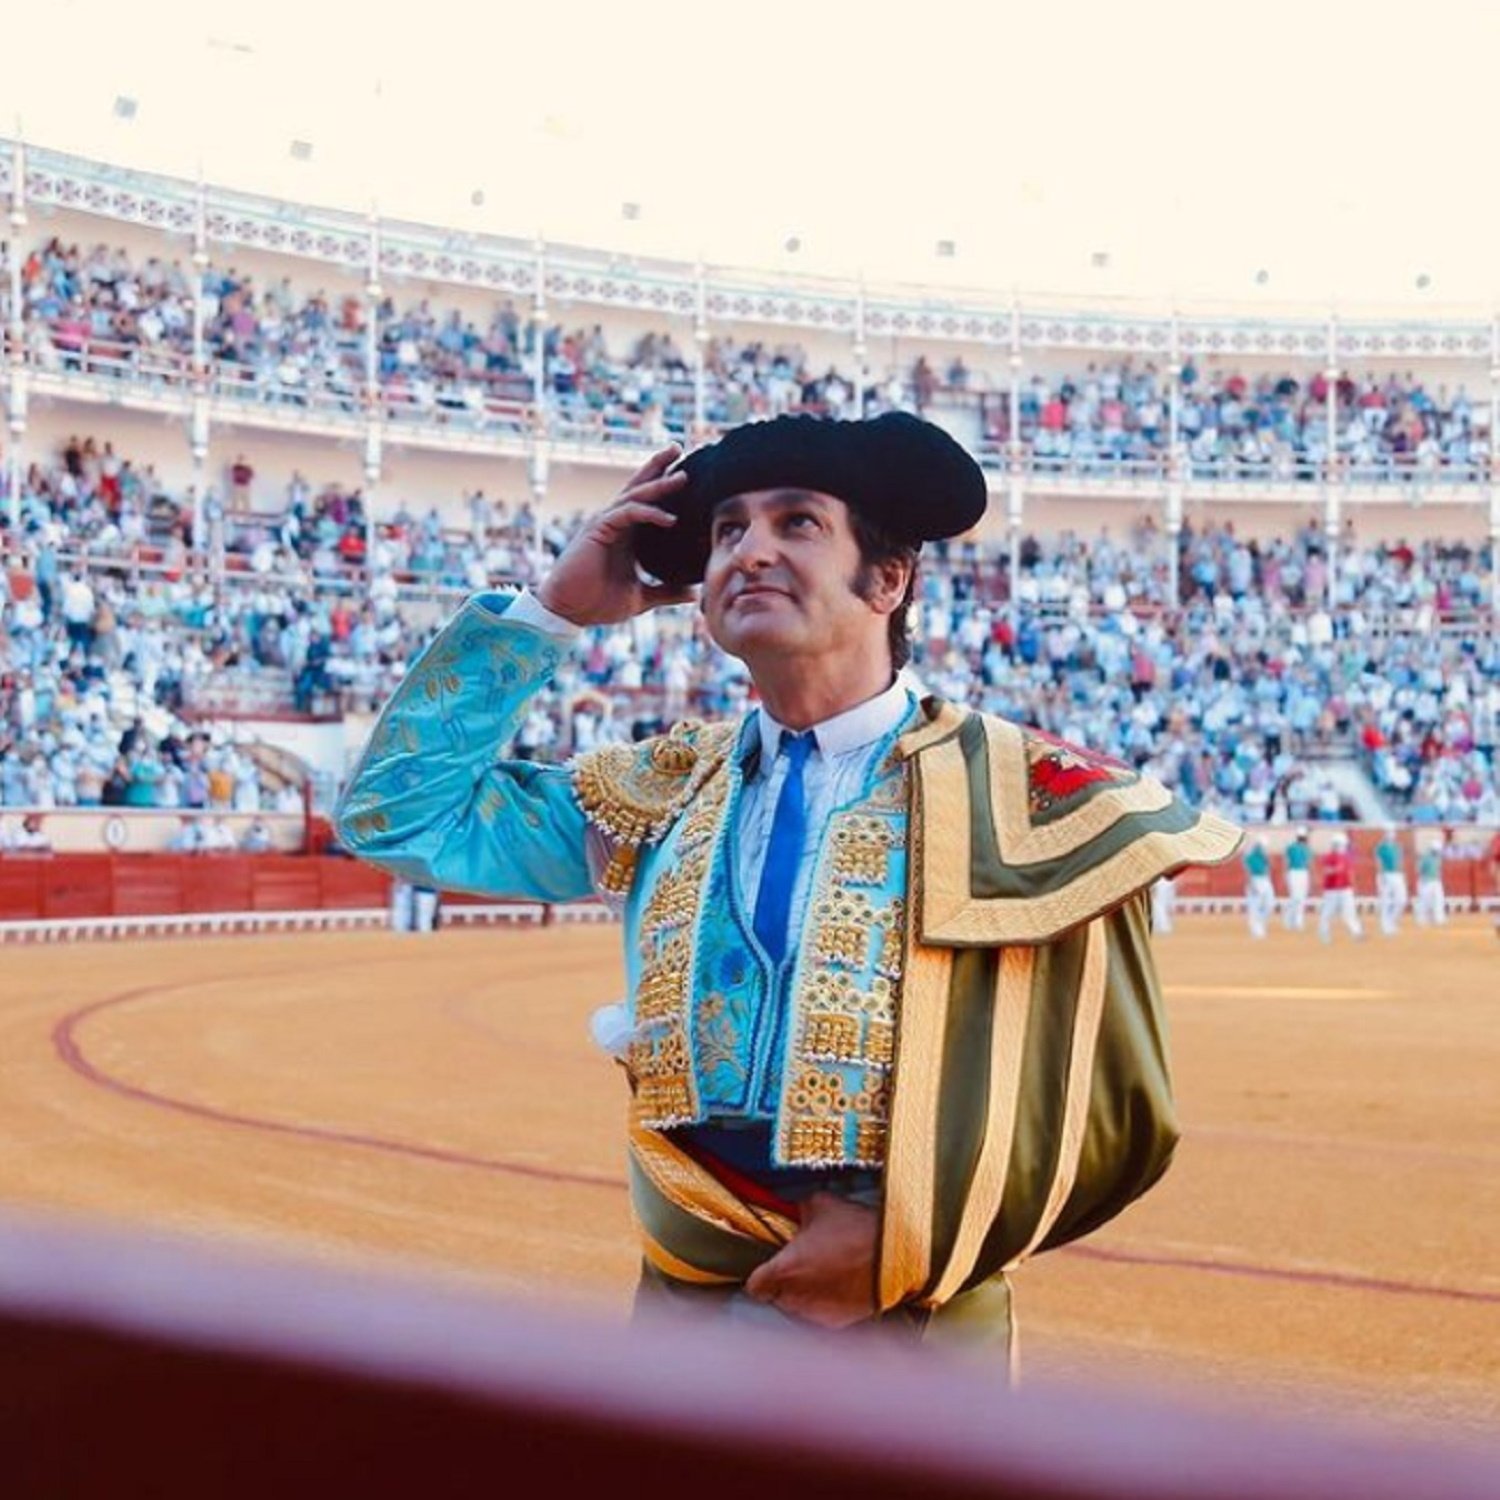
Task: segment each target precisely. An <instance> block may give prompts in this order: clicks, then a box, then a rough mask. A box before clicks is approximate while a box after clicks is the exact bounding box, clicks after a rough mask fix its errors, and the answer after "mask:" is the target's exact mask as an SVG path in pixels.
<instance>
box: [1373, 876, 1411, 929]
mask: <svg viewBox="0 0 1500 1500" xmlns="http://www.w3.org/2000/svg"><path fill="white" fill-rule="evenodd" d="M1375 894H1376V897H1377V898H1378V905H1379V910H1380V930H1381V931H1382V932H1383V933H1384V934H1385V935H1386V936H1387V937H1395V935H1396V934H1397V932H1399V931H1400V930H1401V918H1402V916H1403V915H1404V913H1405V911H1406V876H1405V875H1403V874H1402V873H1401V871H1400V870H1382V871H1381V872H1380V874H1379V875H1378V876H1376V878H1375Z"/></svg>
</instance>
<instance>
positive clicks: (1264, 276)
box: [1255, 268, 1271, 286]
mask: <svg viewBox="0 0 1500 1500" xmlns="http://www.w3.org/2000/svg"><path fill="white" fill-rule="evenodd" d="M1270 279H1271V273H1270V272H1269V271H1267V270H1265V269H1264V268H1262V269H1261V270H1259V271H1257V272H1256V273H1255V284H1256V286H1264V285H1265V284H1266V283H1267V282H1268V281H1269V280H1270Z"/></svg>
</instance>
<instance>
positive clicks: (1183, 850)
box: [901, 700, 1242, 946]
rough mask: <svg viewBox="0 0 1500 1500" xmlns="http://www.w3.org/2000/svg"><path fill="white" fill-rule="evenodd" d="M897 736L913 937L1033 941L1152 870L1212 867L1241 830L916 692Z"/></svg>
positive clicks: (1015, 729)
mask: <svg viewBox="0 0 1500 1500" xmlns="http://www.w3.org/2000/svg"><path fill="white" fill-rule="evenodd" d="M927 714H928V719H927V722H926V723H925V724H924V725H922V726H920V727H919V728H917V729H915V730H913V731H911V732H910V733H909V734H908V735H906V736H905V737H904V738H903V741H902V746H901V748H902V752H903V753H904V754H905V755H906V756H907V757H908V758H909V760H910V762H911V764H912V765H913V766H914V768H915V772H916V785H917V805H918V806H919V807H920V809H921V816H920V836H919V842H918V858H917V861H916V869H915V871H914V879H913V884H914V886H915V892H916V897H917V902H916V910H917V912H918V914H919V921H920V930H921V934H922V940H923V941H924V942H926V943H937V944H953V945H957V946H967V945H979V946H985V945H989V944H1005V943H1043V942H1048V941H1050V940H1051V939H1053V938H1054V937H1057V936H1059V935H1060V934H1061V933H1063V932H1066V931H1068V930H1069V929H1070V928H1073V927H1076V926H1078V925H1080V924H1081V923H1083V922H1087V921H1089V920H1090V919H1091V918H1093V917H1096V916H1098V915H1100V914H1101V913H1103V912H1106V911H1109V910H1112V909H1113V908H1114V907H1116V906H1118V905H1120V904H1121V903H1122V902H1124V901H1125V900H1127V899H1128V898H1129V897H1130V896H1131V895H1132V894H1133V893H1134V892H1136V891H1138V890H1141V889H1143V888H1144V887H1145V886H1148V885H1150V884H1151V882H1152V881H1154V880H1158V879H1160V878H1161V877H1162V876H1164V875H1170V874H1173V873H1175V872H1176V871H1178V870H1181V869H1184V868H1186V867H1187V866H1189V865H1208V864H1218V863H1220V862H1222V861H1223V860H1226V859H1229V858H1230V857H1231V856H1232V855H1233V854H1234V852H1235V850H1236V849H1237V848H1238V847H1239V844H1240V841H1241V838H1242V835H1241V834H1240V831H1239V830H1238V829H1237V828H1235V827H1234V826H1233V825H1231V824H1229V823H1226V822H1225V821H1224V820H1223V819H1222V818H1218V817H1215V816H1214V815H1213V814H1212V813H1206V812H1195V811H1194V810H1193V809H1191V808H1189V807H1187V806H1186V805H1184V804H1183V803H1182V802H1181V801H1180V800H1179V799H1178V798H1176V797H1174V796H1173V795H1172V793H1171V792H1169V791H1168V790H1167V789H1166V787H1164V786H1162V785H1161V783H1160V782H1158V781H1155V780H1153V779H1152V778H1151V777H1149V776H1143V775H1141V774H1140V773H1139V772H1137V771H1134V770H1132V769H1131V768H1130V767H1129V766H1124V765H1121V764H1119V763H1118V762H1117V761H1113V760H1110V759H1109V758H1108V757H1105V756H1101V755H1098V754H1095V753H1093V752H1091V751H1088V750H1084V749H1082V748H1080V747H1079V746H1076V745H1069V744H1066V743H1064V742H1063V741H1061V740H1055V739H1052V738H1050V737H1049V736H1047V735H1044V734H1042V733H1041V732H1040V731H1038V730H1035V729H1029V728H1024V727H1023V726H1021V725H1018V724H1011V723H1008V722H1007V721H1006V720H1004V719H1000V718H996V717H994V716H993V715H990V714H978V713H969V712H966V711H965V710H962V709H958V708H955V707H954V706H953V705H951V704H943V703H938V702H936V701H931V700H930V701H929V704H928V705H927Z"/></svg>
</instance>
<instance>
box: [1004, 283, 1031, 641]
mask: <svg viewBox="0 0 1500 1500" xmlns="http://www.w3.org/2000/svg"><path fill="white" fill-rule="evenodd" d="M1009 343H1010V353H1009V354H1008V355H1007V356H1006V361H1005V363H1006V390H1005V400H1006V409H1007V411H1008V412H1009V415H1010V437H1009V438H1008V439H1007V441H1006V444H1005V470H1006V493H1005V529H1006V539H1007V541H1008V543H1009V548H1010V618H1011V623H1012V624H1013V625H1016V626H1019V624H1020V620H1021V527H1022V525H1024V523H1025V519H1026V446H1025V444H1024V443H1023V442H1022V441H1021V376H1022V375H1023V374H1024V372H1025V368H1026V361H1025V358H1024V356H1023V355H1022V353H1021V304H1020V302H1019V301H1018V300H1017V299H1016V298H1015V297H1014V296H1012V297H1011V301H1010V340H1009Z"/></svg>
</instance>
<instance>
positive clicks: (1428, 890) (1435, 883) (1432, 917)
mask: <svg viewBox="0 0 1500 1500" xmlns="http://www.w3.org/2000/svg"><path fill="white" fill-rule="evenodd" d="M1412 916H1414V917H1415V918H1416V919H1417V926H1418V927H1426V926H1427V925H1428V924H1429V923H1430V924H1431V925H1432V926H1434V927H1445V926H1446V925H1447V923H1448V893H1447V891H1445V890H1444V889H1443V882H1442V881H1441V880H1419V881H1418V882H1417V900H1416V904H1415V905H1414V906H1413V907H1412Z"/></svg>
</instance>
